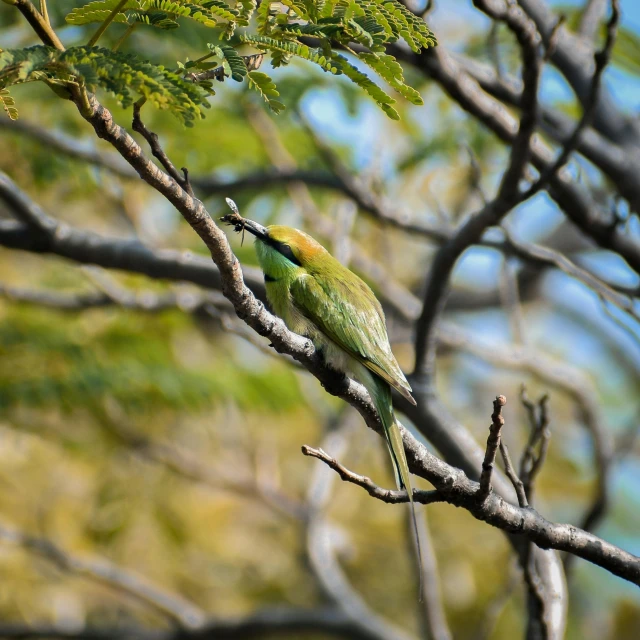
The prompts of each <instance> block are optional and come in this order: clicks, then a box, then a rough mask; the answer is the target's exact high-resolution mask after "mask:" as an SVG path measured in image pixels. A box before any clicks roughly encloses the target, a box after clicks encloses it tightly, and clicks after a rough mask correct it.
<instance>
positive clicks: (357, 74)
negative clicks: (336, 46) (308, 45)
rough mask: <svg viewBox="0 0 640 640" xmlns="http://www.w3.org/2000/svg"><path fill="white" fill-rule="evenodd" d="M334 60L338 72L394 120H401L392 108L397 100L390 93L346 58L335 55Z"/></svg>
mask: <svg viewBox="0 0 640 640" xmlns="http://www.w3.org/2000/svg"><path fill="white" fill-rule="evenodd" d="M332 60H333V63H334V64H335V66H336V67H337V68H338V70H339V71H340V72H341V73H344V75H345V76H347V78H349V80H351V81H352V82H355V84H357V85H358V86H359V87H361V88H362V89H364V90H365V91H366V92H367V93H368V94H369V95H370V96H371V97H372V98H373V99H374V100H375V101H376V102H377V104H378V106H379V107H380V108H381V109H382V110H383V111H384V112H385V113H386V114H387V115H388V116H389V117H390V118H391V119H392V120H400V115H399V114H398V112H397V111H396V110H395V109H394V108H393V107H392V106H391V105H392V104H395V100H394V99H393V98H392V97H391V96H390V95H389V94H388V93H386V92H385V91H384V90H382V89H381V88H380V87H379V86H378V85H377V84H376V83H375V82H373V80H371V78H369V76H367V75H366V74H364V73H362V71H360V70H359V69H357V68H356V67H354V66H353V65H352V64H351V63H350V62H349V61H348V60H347V59H346V58H345V57H344V56H341V55H339V54H337V53H334V54H333V56H332Z"/></svg>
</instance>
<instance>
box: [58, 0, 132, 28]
mask: <svg viewBox="0 0 640 640" xmlns="http://www.w3.org/2000/svg"><path fill="white" fill-rule="evenodd" d="M119 3H120V0H97V1H96V2H89V3H87V4H85V5H84V6H82V7H76V8H75V9H73V11H71V13H69V14H67V16H66V17H65V20H66V21H67V22H68V23H69V24H76V25H79V24H89V23H91V22H104V21H105V20H106V19H107V18H108V17H109V14H110V13H111V12H112V11H113V10H114V9H115V8H116V7H117V6H118V4H119ZM141 5H142V3H141V2H140V1H139V0H129V1H128V2H127V4H125V5H124V6H123V7H122V8H121V9H120V11H119V13H118V14H117V15H116V16H115V18H114V19H113V21H114V22H125V23H126V22H127V17H126V16H125V15H124V13H125V11H130V10H134V11H141V10H142V6H141Z"/></svg>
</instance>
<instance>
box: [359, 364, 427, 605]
mask: <svg viewBox="0 0 640 640" xmlns="http://www.w3.org/2000/svg"><path fill="white" fill-rule="evenodd" d="M371 379H372V385H371V388H369V393H370V395H371V397H372V399H373V402H374V404H375V405H376V409H377V410H378V415H379V416H380V420H381V422H382V426H383V427H384V434H385V436H386V439H387V445H388V447H389V453H390V454H391V460H392V462H393V471H394V475H395V478H396V484H397V485H398V489H406V491H407V494H408V495H409V506H410V508H411V520H412V522H413V530H414V533H415V536H416V548H417V550H418V563H419V564H418V568H419V572H418V573H419V576H420V599H421V600H422V586H423V585H422V551H421V549H420V536H419V534H418V522H417V519H416V507H415V504H414V502H413V488H412V486H411V475H410V474H409V465H408V464H407V458H406V456H405V453H404V444H403V442H402V436H401V434H400V427H399V426H398V425H399V423H398V421H397V420H396V417H395V414H394V411H393V404H392V401H391V387H390V386H389V385H388V384H387V383H386V382H385V381H384V380H382V379H380V378H378V377H377V376H373V375H372V376H371Z"/></svg>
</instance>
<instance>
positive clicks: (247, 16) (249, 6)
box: [235, 0, 258, 26]
mask: <svg viewBox="0 0 640 640" xmlns="http://www.w3.org/2000/svg"><path fill="white" fill-rule="evenodd" d="M257 6H258V2H257V0H238V2H237V3H236V7H235V8H236V11H237V12H238V24H239V25H241V26H247V25H248V24H249V20H251V16H253V12H254V11H255V10H256V7H257Z"/></svg>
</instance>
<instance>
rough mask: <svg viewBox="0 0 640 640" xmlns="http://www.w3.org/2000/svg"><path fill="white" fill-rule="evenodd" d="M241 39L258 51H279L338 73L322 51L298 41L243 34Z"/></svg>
mask: <svg viewBox="0 0 640 640" xmlns="http://www.w3.org/2000/svg"><path fill="white" fill-rule="evenodd" d="M240 39H241V40H242V42H246V43H248V44H252V45H253V46H254V47H257V48H258V49H262V50H264V51H278V52H280V53H284V54H289V55H292V56H297V57H298V58H302V59H304V60H309V61H310V62H315V63H316V64H317V65H319V66H320V67H322V68H323V69H324V70H325V71H330V72H331V73H336V67H335V66H334V65H333V64H332V63H331V59H330V58H329V59H327V57H326V56H325V55H324V54H323V52H322V51H321V50H320V49H312V48H310V47H308V46H307V45H306V44H302V43H301V42H297V41H296V40H277V39H275V38H269V37H267V36H252V35H249V34H242V35H241V36H240Z"/></svg>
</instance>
